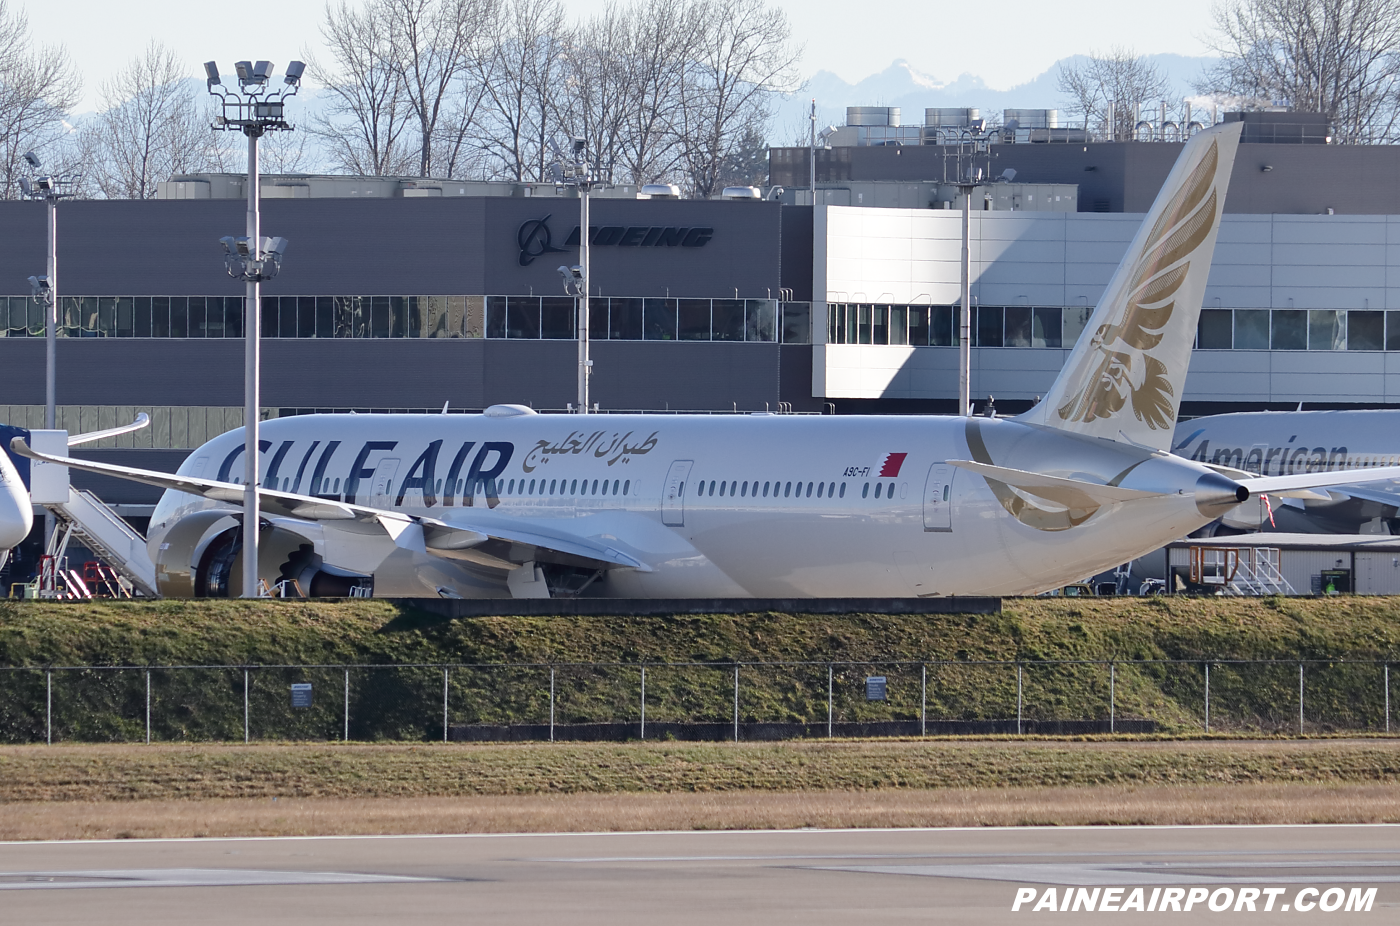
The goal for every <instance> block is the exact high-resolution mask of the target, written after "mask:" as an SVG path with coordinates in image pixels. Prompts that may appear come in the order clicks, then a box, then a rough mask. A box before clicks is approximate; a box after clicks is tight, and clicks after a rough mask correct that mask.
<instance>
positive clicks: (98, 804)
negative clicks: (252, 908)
mask: <svg viewBox="0 0 1400 926" xmlns="http://www.w3.org/2000/svg"><path fill="white" fill-rule="evenodd" d="M1397 783H1400V749H1397V747H1396V745H1395V744H1394V743H1392V742H1389V741H1364V740H1363V741H1355V740H1352V741H1342V740H1328V741H1316V740H1315V741H1305V742H1286V741H1276V740H1275V741H1252V742H1245V743H1239V742H1220V741H1197V742H1190V743H1180V742H1145V743H1122V742H1118V743H1104V742H1074V743H1066V742H1043V741H1031V742H1018V743H1012V742H946V741H945V742H941V743H929V742H907V741H905V742H850V743H783V744H739V745H734V744H721V745H695V744H661V743H653V744H634V745H627V746H624V745H611V744H608V745H604V744H590V745H573V744H570V745H566V744H555V745H546V744H531V745H523V744H522V745H510V746H482V745H474V746H443V745H440V744H439V745H431V746H430V745H423V746H404V745H380V746H320V745H306V744H298V745H280V746H250V747H245V746H241V745H240V746H151V747H146V746H85V747H73V746H55V747H42V746H26V747H3V748H0V807H3V812H2V813H0V839H36V838H110V837H155V836H233V835H244V836H257V835H306V834H320V835H334V834H375V833H437V832H441V833H453V832H522V831H524V832H528V831H599V830H647V829H715V828H777V827H796V826H831V827H847V826H955V825H982V826H985V825H1072V824H1128V823H1156V824H1192V823H1374V822H1396V821H1400V788H1397V787H1396V785H1397Z"/></svg>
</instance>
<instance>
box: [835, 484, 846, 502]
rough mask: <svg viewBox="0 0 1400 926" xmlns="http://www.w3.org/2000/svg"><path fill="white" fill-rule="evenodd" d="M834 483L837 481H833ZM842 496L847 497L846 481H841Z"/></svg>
mask: <svg viewBox="0 0 1400 926" xmlns="http://www.w3.org/2000/svg"><path fill="white" fill-rule="evenodd" d="M834 484H835V483H833V485H834ZM840 497H841V498H845V497H846V484H845V483H844V482H843V483H841V496H840Z"/></svg>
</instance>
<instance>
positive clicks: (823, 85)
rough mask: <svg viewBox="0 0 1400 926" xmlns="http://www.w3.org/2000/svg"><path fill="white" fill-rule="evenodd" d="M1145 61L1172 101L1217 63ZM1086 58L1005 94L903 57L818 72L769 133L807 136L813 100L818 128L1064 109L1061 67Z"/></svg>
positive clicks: (1166, 58)
mask: <svg viewBox="0 0 1400 926" xmlns="http://www.w3.org/2000/svg"><path fill="white" fill-rule="evenodd" d="M1145 57H1146V59H1147V61H1148V63H1149V64H1152V65H1155V66H1156V67H1159V68H1161V69H1162V70H1163V71H1164V72H1165V73H1166V75H1167V77H1169V78H1170V79H1171V81H1172V85H1173V87H1174V88H1175V93H1174V95H1175V97H1176V98H1177V99H1184V98H1186V97H1190V96H1194V95H1195V91H1194V90H1193V88H1192V82H1193V81H1194V80H1196V79H1197V78H1198V77H1199V76H1200V74H1201V73H1202V71H1204V70H1205V69H1206V68H1208V67H1209V66H1210V65H1212V64H1214V63H1215V60H1216V59H1214V58H1204V57H1200V58H1195V57H1188V56H1186V55H1171V54H1160V55H1146V56H1145ZM1087 60H1088V56H1087V55H1073V56H1071V57H1068V58H1063V59H1061V60H1060V61H1057V62H1055V64H1054V65H1052V66H1051V67H1050V68H1048V69H1047V70H1046V71H1045V72H1044V73H1042V74H1041V75H1040V76H1038V77H1036V78H1035V79H1033V80H1030V81H1027V82H1026V83H1023V84H1020V85H1018V86H1015V87H1012V88H1011V89H1009V90H996V89H993V88H991V87H989V86H987V83H986V81H985V80H984V79H983V78H982V77H980V76H977V75H974V74H961V75H959V76H957V77H956V78H954V79H952V80H941V79H939V78H937V77H935V76H933V75H931V74H929V73H928V72H926V71H924V70H921V69H920V68H919V67H917V66H915V65H914V64H913V63H911V62H909V61H906V60H904V59H899V60H896V61H894V62H893V63H892V64H891V65H890V66H889V67H887V68H885V69H884V70H883V71H880V72H879V73H878V74H872V75H870V76H869V77H866V78H865V79H863V80H860V81H858V82H856V83H854V84H852V83H847V82H846V81H844V80H842V79H841V78H840V77H838V76H836V75H835V74H833V73H831V72H830V71H818V72H817V73H815V74H813V75H812V76H811V77H810V78H809V79H808V80H807V83H806V86H805V87H804V88H803V89H802V90H801V91H799V92H798V93H795V94H793V95H792V97H790V98H789V99H787V100H784V101H783V103H782V104H781V105H780V106H779V107H778V111H777V113H776V115H775V118H774V120H773V130H772V133H771V135H772V138H773V143H774V144H779V145H781V144H790V143H792V142H794V141H795V140H796V139H797V138H799V137H800V138H804V139H805V138H806V137H807V131H808V125H809V122H808V118H807V113H808V107H809V106H810V105H811V101H812V100H813V99H815V100H816V101H817V120H818V125H819V126H825V125H827V124H832V125H842V124H844V123H845V119H846V107H847V106H898V107H900V108H901V109H902V110H903V112H902V113H901V115H902V117H903V122H904V124H906V125H919V124H922V122H923V118H924V109H925V108H926V107H933V106H975V107H977V108H978V109H980V110H982V115H984V116H995V117H997V118H999V117H1000V116H1001V111H1002V110H1003V109H1011V108H1016V109H1061V110H1063V109H1064V108H1065V103H1066V99H1065V95H1064V94H1062V93H1060V91H1059V88H1058V87H1057V83H1058V80H1059V73H1060V68H1061V67H1062V66H1064V65H1074V64H1080V63H1083V62H1085V61H1087Z"/></svg>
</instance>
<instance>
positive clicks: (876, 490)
mask: <svg viewBox="0 0 1400 926" xmlns="http://www.w3.org/2000/svg"><path fill="white" fill-rule="evenodd" d="M875 497H876V498H879V497H880V483H878V482H877V483H875Z"/></svg>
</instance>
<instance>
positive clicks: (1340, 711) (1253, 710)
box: [0, 659, 1391, 743]
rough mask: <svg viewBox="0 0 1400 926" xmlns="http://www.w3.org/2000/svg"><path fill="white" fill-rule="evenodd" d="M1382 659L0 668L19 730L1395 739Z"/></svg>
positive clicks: (1, 730) (142, 736) (69, 735)
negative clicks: (1364, 735) (1343, 735)
mask: <svg viewBox="0 0 1400 926" xmlns="http://www.w3.org/2000/svg"><path fill="white" fill-rule="evenodd" d="M1390 714H1391V709H1390V665H1389V664H1388V663H1386V662H1381V661H1370V660H1296V661H1279V660H1272V661H1261V660H1236V659H1219V660H1211V661H1208V662H1202V661H1185V660H1134V661H1130V662H1110V661H1091V660H1079V661H1064V660H1034V661H1003V662H973V661H926V662H909V661H885V662H881V661H870V662H763V663H755V662H706V663H699V662H695V663H561V664H552V665H551V664H490V665H471V664H457V665H301V666H150V667H139V666H135V667H134V666H121V667H107V666H38V667H11V668H0V742H9V743H34V742H41V743H60V742H82V743H92V742H124V743H130V742H201V741H204V742H210V741H225V742H228V741H233V742H237V741H239V740H242V741H244V742H253V741H260V740H261V741H267V740H312V741H332V740H341V741H360V742H369V741H376V740H436V739H441V740H476V741H487V740H526V739H536V740H556V739H561V740H562V739H569V740H580V739H584V740H623V739H681V740H694V739H704V740H728V739H732V740H736V741H737V740H771V739H784V738H793V737H830V736H934V735H954V734H1022V735H1030V734H1085V733H1153V732H1163V733H1183V732H1190V731H1205V732H1223V733H1293V734H1325V733H1338V732H1368V733H1381V732H1383V733H1389V732H1390Z"/></svg>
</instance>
